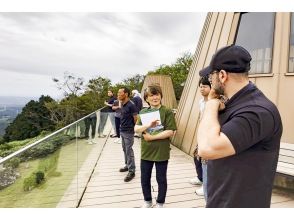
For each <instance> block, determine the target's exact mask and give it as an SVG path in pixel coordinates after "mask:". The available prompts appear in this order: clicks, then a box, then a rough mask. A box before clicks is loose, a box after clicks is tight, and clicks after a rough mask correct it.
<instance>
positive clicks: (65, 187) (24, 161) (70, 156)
mask: <svg viewBox="0 0 294 220" xmlns="http://www.w3.org/2000/svg"><path fill="white" fill-rule="evenodd" d="M76 134H77V125H76V124H74V125H71V126H69V127H68V128H67V129H64V130H62V131H60V132H58V133H56V134H54V135H52V136H51V137H50V138H47V139H46V140H44V141H42V142H40V143H38V144H36V145H34V146H33V147H31V148H29V149H27V150H26V151H24V152H21V153H20V154H18V155H17V156H14V157H12V158H10V159H9V160H6V161H5V162H4V163H2V164H0V181H1V183H0V207H3V208H4V207H57V206H58V205H59V203H60V201H61V200H63V201H64V202H66V203H64V204H63V205H64V207H73V206H72V204H77V201H78V195H77V170H78V163H77V159H76V158H77V143H76V142H77V139H76ZM66 204H67V206H66Z"/></svg>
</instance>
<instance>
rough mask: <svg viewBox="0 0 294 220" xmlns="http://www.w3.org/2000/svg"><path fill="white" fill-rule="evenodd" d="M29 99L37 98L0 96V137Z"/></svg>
mask: <svg viewBox="0 0 294 220" xmlns="http://www.w3.org/2000/svg"><path fill="white" fill-rule="evenodd" d="M30 100H37V98H35V97H14V96H0V137H1V136H3V135H4V133H5V128H6V127H7V126H8V125H9V123H11V122H12V121H13V120H14V119H15V117H16V116H17V115H18V114H19V113H20V112H21V110H22V108H23V107H24V106H25V105H26V104H27V103H28V102H29V101H30Z"/></svg>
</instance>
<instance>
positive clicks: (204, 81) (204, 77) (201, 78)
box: [198, 76, 211, 88]
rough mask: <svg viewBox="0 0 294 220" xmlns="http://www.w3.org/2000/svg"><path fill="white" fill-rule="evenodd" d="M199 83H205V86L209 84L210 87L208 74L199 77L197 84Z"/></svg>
mask: <svg viewBox="0 0 294 220" xmlns="http://www.w3.org/2000/svg"><path fill="white" fill-rule="evenodd" d="M200 84H202V85H207V86H209V87H210V88H211V84H210V82H209V80H208V76H203V77H200V79H199V83H198V86H200Z"/></svg>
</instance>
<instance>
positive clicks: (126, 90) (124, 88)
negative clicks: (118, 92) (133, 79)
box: [121, 87, 131, 97]
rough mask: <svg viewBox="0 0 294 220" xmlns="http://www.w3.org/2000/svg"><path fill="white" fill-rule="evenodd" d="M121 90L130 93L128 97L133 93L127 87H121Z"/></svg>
mask: <svg viewBox="0 0 294 220" xmlns="http://www.w3.org/2000/svg"><path fill="white" fill-rule="evenodd" d="M121 89H123V90H124V93H128V97H129V96H130V94H131V92H130V90H129V88H127V87H121Z"/></svg>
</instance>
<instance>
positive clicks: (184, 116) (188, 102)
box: [172, 13, 218, 147]
mask: <svg viewBox="0 0 294 220" xmlns="http://www.w3.org/2000/svg"><path fill="white" fill-rule="evenodd" d="M217 17H218V13H213V15H212V18H211V20H210V23H209V24H210V25H209V28H208V31H207V36H211V35H212V33H213V32H214V26H215V24H216V21H217ZM210 42H211V38H210V37H206V38H205V41H204V46H203V49H202V50H201V53H200V56H199V60H198V61H197V68H196V69H195V71H193V72H191V74H192V78H191V82H190V83H191V84H190V85H191V86H190V88H189V90H188V94H187V96H186V98H185V99H184V100H183V99H181V101H182V100H183V102H184V104H183V106H184V107H183V109H182V110H181V111H179V112H178V113H177V114H180V116H181V117H177V118H176V119H177V126H178V130H177V133H176V135H175V137H174V138H173V140H172V143H173V144H174V145H175V146H178V147H180V146H181V145H182V140H183V136H184V133H185V131H186V128H187V122H188V120H189V115H190V111H191V108H192V105H193V101H194V99H195V95H196V93H195V91H194V92H191V89H192V90H196V89H197V82H198V81H199V75H198V72H199V70H200V69H202V68H203V66H204V62H205V58H206V54H207V48H208V46H209V44H210ZM195 85H196V86H195ZM185 86H186V85H185ZM195 117H197V115H196V116H195Z"/></svg>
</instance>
